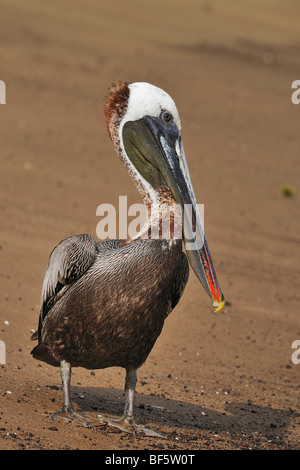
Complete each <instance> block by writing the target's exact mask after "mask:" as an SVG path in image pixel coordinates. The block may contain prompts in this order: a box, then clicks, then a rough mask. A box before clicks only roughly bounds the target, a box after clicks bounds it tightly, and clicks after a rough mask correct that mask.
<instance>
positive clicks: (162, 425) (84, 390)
mask: <svg viewBox="0 0 300 470" xmlns="http://www.w3.org/2000/svg"><path fill="white" fill-rule="evenodd" d="M58 393H61V391H60V392H58ZM71 395H72V400H73V404H74V407H75V408H76V409H77V410H78V411H80V412H83V413H88V414H92V415H93V416H95V417H96V415H97V414H100V415H102V416H114V417H120V416H121V415H122V413H123V407H124V393H123V391H122V390H119V389H111V388H103V387H76V386H72V391H71ZM61 399H62V397H61ZM56 403H59V398H58V397H57V400H56ZM53 411H54V410H53ZM134 412H135V420H136V422H137V423H138V424H141V425H151V426H152V427H154V428H155V427H158V428H159V430H160V431H161V432H165V429H167V432H173V431H175V432H176V431H182V430H186V431H193V432H195V433H196V432H201V431H208V432H214V433H221V432H225V433H229V434H231V433H232V434H233V433H244V434H248V435H252V434H254V433H258V434H259V435H260V436H261V437H265V438H277V439H281V438H283V434H284V432H285V431H286V430H287V429H288V428H289V427H290V425H291V424H292V422H293V421H294V420H295V419H296V418H299V417H300V414H299V413H297V412H296V411H295V410H292V409H289V410H283V409H278V408H271V407H268V406H258V405H255V404H253V403H251V402H236V401H235V402H234V401H231V400H230V399H228V401H227V402H225V403H224V411H222V412H220V411H215V410H213V409H211V408H205V407H203V406H201V404H200V403H199V404H195V403H189V402H188V401H186V402H184V401H178V400H173V399H170V398H165V397H160V396H153V395H146V394H145V395H144V394H142V393H138V392H137V393H136V394H135V409H134Z"/></svg>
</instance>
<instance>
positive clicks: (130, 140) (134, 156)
mask: <svg viewBox="0 0 300 470" xmlns="http://www.w3.org/2000/svg"><path fill="white" fill-rule="evenodd" d="M123 144H124V148H125V151H126V154H127V155H128V157H129V159H130V161H131V162H132V164H133V165H134V167H135V168H136V169H137V171H138V172H139V173H140V175H141V176H142V177H143V178H144V179H145V180H146V181H147V182H148V183H149V184H150V185H151V186H152V188H154V189H158V188H160V187H161V186H165V185H166V182H165V180H164V178H163V176H162V174H161V172H160V171H159V169H158V168H157V166H156V162H155V158H154V156H155V155H158V154H160V155H161V148H160V146H159V144H158V142H157V140H156V139H155V137H154V136H153V134H152V132H151V130H150V129H149V127H148V126H147V123H146V122H145V121H144V120H143V119H140V120H138V121H128V122H126V123H125V124H124V127H123Z"/></svg>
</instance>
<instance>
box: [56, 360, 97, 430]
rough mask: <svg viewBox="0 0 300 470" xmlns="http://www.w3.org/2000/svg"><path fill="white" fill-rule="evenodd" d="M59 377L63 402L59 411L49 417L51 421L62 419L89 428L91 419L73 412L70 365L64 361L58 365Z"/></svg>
mask: <svg viewBox="0 0 300 470" xmlns="http://www.w3.org/2000/svg"><path fill="white" fill-rule="evenodd" d="M60 375H61V380H62V388H63V396H64V402H63V407H62V410H61V411H56V412H55V413H52V414H51V415H50V418H51V419H52V420H55V419H59V418H61V419H64V420H65V421H78V422H79V423H81V424H83V425H85V426H88V427H91V425H90V423H91V422H92V421H95V420H93V418H92V417H90V416H87V415H84V414H81V413H78V412H77V411H75V410H74V408H73V405H72V401H71V397H70V383H71V365H70V364H69V363H68V362H66V361H61V363H60Z"/></svg>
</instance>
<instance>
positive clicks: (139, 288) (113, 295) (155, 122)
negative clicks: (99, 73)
mask: <svg viewBox="0 0 300 470" xmlns="http://www.w3.org/2000/svg"><path fill="white" fill-rule="evenodd" d="M105 117H106V123H107V129H108V133H109V135H110V138H111V140H112V142H113V145H114V147H115V150H116V152H117V153H118V154H119V156H120V158H121V160H122V161H123V163H124V165H125V166H126V168H127V170H128V172H129V174H130V175H131V176H132V178H133V179H134V182H135V184H136V186H137V188H138V190H139V191H140V194H141V196H142V198H143V202H144V204H145V206H146V207H147V209H148V217H147V218H146V223H145V226H144V227H143V229H142V230H141V232H140V233H139V235H138V236H136V237H134V239H131V240H108V241H102V242H95V241H94V239H93V237H92V236H90V235H86V234H83V235H76V236H72V237H69V238H67V239H66V240H63V241H61V242H60V243H59V244H58V245H57V246H56V247H55V248H54V250H53V251H52V252H51V254H50V257H49V261H48V265H47V269H46V273H45V278H44V283H43V288H42V296H41V307H40V315H39V326H38V331H37V332H36V333H35V334H34V335H33V339H38V345H37V346H36V347H35V348H34V349H33V350H32V355H33V357H34V358H35V359H38V360H40V361H44V362H46V363H48V364H51V365H53V366H60V370H61V379H62V386H63V396H64V402H63V409H62V410H61V411H58V412H56V413H53V414H52V415H51V417H52V418H53V419H56V418H58V417H62V418H65V419H73V420H78V421H79V422H81V423H85V424H88V423H90V422H91V421H93V420H96V418H94V419H93V418H91V417H88V416H85V415H83V414H80V413H78V412H77V411H75V410H74V408H73V406H72V402H71V398H70V380H71V368H72V367H84V368H87V369H102V368H105V367H113V366H118V367H122V368H124V369H125V370H126V379H125V409H124V414H123V416H122V418H120V419H119V420H117V419H115V420H113V419H106V418H103V419H102V422H104V423H109V424H110V425H113V426H116V427H118V428H119V429H121V430H124V431H127V432H133V433H144V434H146V435H157V434H156V433H155V432H154V431H151V430H147V429H145V428H142V427H141V426H138V425H136V424H135V422H134V418H133V398H134V392H135V386H136V381H137V378H136V372H137V369H138V368H139V367H140V366H141V365H142V364H143V363H144V361H145V360H146V358H147V357H148V355H149V353H150V351H151V349H152V348H153V346H154V343H155V341H156V339H157V338H158V336H159V334H160V333H161V331H162V328H163V325H164V321H165V319H166V317H167V316H168V315H169V313H170V312H171V311H172V310H173V309H174V307H175V306H176V305H177V303H178V301H179V299H180V297H181V295H182V293H183V290H184V288H185V286H186V283H187V280H188V275H189V264H190V265H191V266H192V268H193V270H194V272H195V274H196V276H197V277H198V279H199V280H200V282H201V283H202V285H203V287H204V289H205V290H206V292H207V293H208V295H209V296H210V298H211V300H212V302H213V307H214V310H215V311H218V310H221V308H223V306H224V303H225V301H224V297H223V294H222V292H221V290H220V287H219V284H218V280H217V277H216V274H215V271H214V268H213V263H212V259H211V255H210V253H209V249H208V245H207V241H206V238H205V234H204V230H203V226H202V224H201V220H200V215H199V210H198V207H197V204H196V198H195V194H194V191H193V187H192V183H191V178H190V175H189V171H188V167H187V163H186V159H185V155H184V150H183V145H182V140H181V136H180V130H181V124H180V119H179V114H178V111H177V109H176V105H175V103H174V101H173V100H172V99H171V97H170V96H169V95H168V94H167V93H166V92H164V91H163V90H161V89H160V88H157V87H155V86H153V85H150V84H148V83H130V84H128V83H121V82H118V83H115V84H114V85H113V86H112V88H111V89H110V91H109V94H108V97H107V101H106V104H105ZM185 206H189V207H191V208H192V210H191V211H190V212H189V214H188V215H186V214H185V212H184V211H183V212H181V211H180V210H179V209H180V208H181V209H184V207H185ZM153 207H156V208H158V209H159V216H158V217H156V218H155V217H150V216H149V214H150V212H151V208H153ZM161 208H162V210H161V211H160V209H161ZM178 213H180V218H178V217H177V215H178ZM170 214H172V215H171V216H170ZM176 214H177V215H176ZM183 214H184V215H183ZM167 216H168V217H169V219H170V220H171V224H170V225H171V230H170V232H171V233H170V237H168V238H164V236H163V235H164V234H163V231H162V225H163V222H164V219H165V218H166V217H167ZM182 218H184V221H183V228H182V227H181V233H182V234H183V237H181V236H180V237H177V238H176V237H175V236H174V234H175V231H176V228H177V225H178V220H180V222H181V221H182V220H181V219H182ZM156 229H157V231H158V236H157V237H156V238H155V237H151V234H153V233H154V232H155V230H156ZM182 239H183V241H184V244H185V251H186V255H185V254H184V253H183V251H182ZM90 419H91V421H89V420H90Z"/></svg>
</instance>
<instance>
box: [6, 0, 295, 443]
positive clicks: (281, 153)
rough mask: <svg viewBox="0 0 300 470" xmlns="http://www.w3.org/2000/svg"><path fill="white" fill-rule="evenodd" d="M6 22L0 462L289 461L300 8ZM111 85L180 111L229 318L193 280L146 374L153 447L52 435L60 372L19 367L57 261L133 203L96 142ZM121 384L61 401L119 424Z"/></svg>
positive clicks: (92, 13)
mask: <svg viewBox="0 0 300 470" xmlns="http://www.w3.org/2000/svg"><path fill="white" fill-rule="evenodd" d="M0 5H1V16H0V44H1V50H0V79H1V80H4V81H5V83H6V92H7V94H6V101H7V104H6V105H2V106H1V107H0V142H1V144H0V152H1V153H0V158H1V173H0V182H1V185H0V217H1V235H0V245H1V246H0V266H1V268H0V283H1V284H0V285H1V292H0V340H2V341H4V342H5V346H6V363H5V364H2V365H1V366H0V449H19V450H21V449H106V450H112V449H113V450H118V449H121V450H122V449H123V450H133V449H150V450H151V449H152V450H153V449H160V450H162V449H165V450H169V449H179V450H186V449H193V450H197V449H249V448H250V449H300V429H299V424H300V419H299V417H300V414H299V413H300V407H299V392H300V389H299V387H300V385H299V375H300V364H294V363H293V362H292V360H291V356H292V353H293V351H294V350H293V349H292V343H293V341H295V340H299V339H300V321H299V310H298V309H299V220H300V211H299V192H300V187H299V165H300V163H299V148H300V137H299V119H300V114H299V113H300V105H299V106H296V105H294V104H292V102H291V94H292V90H291V83H292V82H293V81H294V80H297V79H300V40H299V18H300V16H299V15H300V8H299V3H298V2H297V1H296V0H294V1H293V0H287V1H285V2H282V1H280V0H274V1H271V0H266V1H258V0H244V1H243V2H240V1H238V0H235V1H233V0H229V1H226V2H223V1H216V0H215V1H210V0H203V1H193V0H186V1H185V2H184V6H183V2H182V1H181V0H165V1H164V2H161V1H159V0H152V1H151V2H141V1H140V0H131V1H128V2H124V1H122V0H115V1H114V2H98V1H96V0H86V1H84V2H83V1H79V0H72V1H67V0H54V1H51V2H50V1H46V2H39V1H38V0H28V1H26V2H20V1H17V0H1V2H0ZM115 80H124V81H148V82H151V83H153V84H155V85H158V86H160V87H161V88H163V89H165V90H166V91H168V92H169V93H170V94H171V96H172V97H173V98H174V100H175V101H176V104H177V107H178V109H179V112H180V116H181V121H182V125H183V131H182V136H183V141H184V146H185V152H186V156H187V159H188V162H189V167H190V171H191V174H192V178H193V183H194V187H195V191H196V193H197V199H198V202H201V203H204V204H205V227H206V233H207V237H208V241H209V244H210V248H211V252H212V255H213V259H214V263H215V267H216V270H217V273H218V277H219V281H220V284H221V286H222V290H223V292H224V294H225V296H226V298H227V300H228V302H230V305H227V306H226V308H225V309H224V310H223V311H222V312H220V313H219V314H215V315H214V314H212V313H211V305H210V301H209V299H208V297H207V295H206V294H205V292H204V290H203V289H202V288H201V286H200V285H199V283H198V281H197V280H196V278H195V276H194V275H193V274H192V275H191V276H190V280H189V283H188V286H187V288H186V290H185V293H184V296H183V298H182V300H181V301H180V303H179V305H178V307H177V308H176V309H175V310H174V312H173V313H172V314H171V316H170V317H169V318H168V320H167V322H166V324H165V328H164V330H163V332H162V334H161V336H160V337H159V339H158V341H157V343H156V345H155V347H154V349H153V350H152V352H151V354H150V356H149V358H148V360H147V361H146V363H145V364H144V365H143V366H142V368H141V369H140V371H139V380H138V384H137V393H136V419H137V421H138V422H140V423H144V424H147V425H148V426H149V427H152V428H154V429H157V430H159V431H161V432H163V433H165V435H166V437H167V438H166V439H164V440H163V439H153V438H152V439H151V438H146V437H140V438H135V437H133V436H129V435H126V434H123V433H118V432H117V433H116V432H112V430H111V429H108V428H105V429H103V428H93V429H88V428H84V427H82V426H80V425H79V424H74V423H64V422H59V421H56V422H53V421H51V420H50V414H51V413H52V412H53V411H56V410H58V409H59V408H60V407H61V402H62V392H61V389H60V387H61V383H60V377H59V371H58V370H57V369H55V368H52V367H50V366H47V365H46V364H44V363H38V362H37V361H35V360H34V359H32V357H31V355H30V351H31V349H32V347H33V343H32V342H31V341H30V336H31V330H33V329H36V327H37V321H38V304H39V298H40V292H41V285H42V281H43V276H44V270H45V266H46V263H47V260H48V255H49V253H50V251H51V250H52V248H53V247H54V246H55V245H56V244H57V243H58V242H59V241H60V240H61V239H63V238H66V237H67V236H69V235H72V234H75V233H85V232H87V233H91V234H92V235H93V236H95V237H96V225H97V222H98V221H99V218H98V217H97V216H96V208H97V206H98V205H99V204H101V203H104V202H105V203H110V204H114V205H116V206H118V198H119V195H127V196H128V201H129V203H130V204H131V203H133V202H140V197H139V194H138V193H137V191H136V188H135V187H134V185H133V183H132V181H131V180H130V178H129V177H128V175H127V173H126V171H125V169H124V168H123V166H122V164H121V163H120V162H119V160H118V157H117V156H116V155H115V153H114V150H113V148H112V145H111V142H110V140H109V138H108V136H107V133H106V128H105V123H104V116H103V102H104V97H105V95H106V91H107V88H108V87H109V86H110V84H111V83H112V82H113V81H115ZM282 184H290V185H292V186H293V187H294V188H295V194H294V195H293V196H291V197H286V196H284V195H283V194H282V192H281V190H280V187H281V185H282ZM123 385H124V371H123V370H122V369H118V368H114V369H106V370H103V371H101V370H97V371H92V372H91V371H86V370H84V369H76V370H74V372H73V376H72V398H73V400H74V404H75V406H76V408H77V409H79V410H82V411H88V412H90V413H92V414H97V413H102V414H109V415H119V414H121V412H122V408H123V403H124V395H123ZM145 405H151V406H145Z"/></svg>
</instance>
